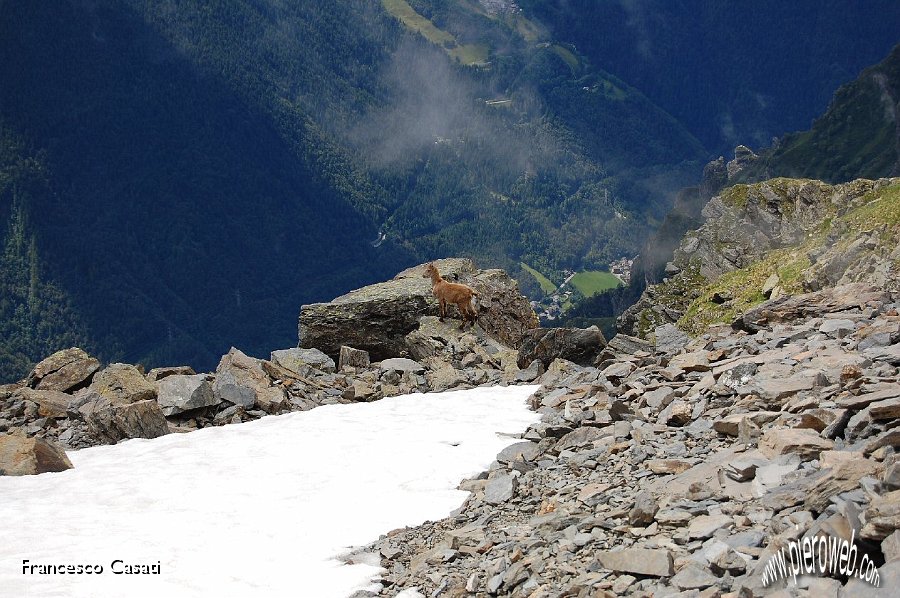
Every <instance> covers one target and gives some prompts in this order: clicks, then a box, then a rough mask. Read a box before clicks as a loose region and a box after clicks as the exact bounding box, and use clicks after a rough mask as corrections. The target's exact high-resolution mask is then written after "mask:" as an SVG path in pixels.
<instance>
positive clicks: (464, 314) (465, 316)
mask: <svg viewBox="0 0 900 598" xmlns="http://www.w3.org/2000/svg"><path fill="white" fill-rule="evenodd" d="M456 306H457V307H458V308H459V316H460V318H462V323H461V324H460V325H459V329H460V330H465V329H466V322H468V321H469V320H470V318H471V314H470V313H469V309H468V305H467V304H466V302H464V301H461V302H459V303H457V304H456Z"/></svg>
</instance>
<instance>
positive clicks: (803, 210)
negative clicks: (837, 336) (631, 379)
mask: <svg viewBox="0 0 900 598" xmlns="http://www.w3.org/2000/svg"><path fill="white" fill-rule="evenodd" d="M898 196H900V179H896V178H895V179H879V180H877V181H870V180H864V179H860V180H856V181H852V182H849V183H844V184H840V185H828V184H825V183H823V182H821V181H813V180H802V179H773V180H770V181H765V182H762V183H755V184H752V185H743V184H741V185H735V186H733V187H729V188H728V189H726V190H725V191H724V192H722V193H721V194H720V195H718V196H716V197H713V198H712V199H711V200H710V201H709V203H707V205H706V207H705V208H704V209H703V216H704V218H705V222H704V224H703V225H702V226H700V227H699V228H698V229H696V230H695V231H691V232H689V233H688V234H687V235H685V238H684V239H683V240H682V242H681V245H680V246H679V248H678V249H677V250H676V251H675V254H674V257H673V259H672V262H671V263H670V264H669V265H668V266H667V272H668V273H669V274H670V276H669V278H667V279H666V280H665V281H664V282H663V283H661V284H659V285H654V286H651V287H648V288H647V289H646V290H645V292H644V294H643V295H642V297H641V299H640V300H639V301H638V303H637V304H635V305H633V306H632V307H631V308H629V309H628V310H626V312H625V313H624V314H623V315H622V316H621V317H620V318H619V322H618V325H619V327H620V330H623V331H624V332H627V333H629V334H636V335H639V336H644V337H651V336H652V333H653V331H654V330H655V329H656V328H658V327H659V326H661V325H664V324H671V323H677V324H678V325H679V327H681V328H683V329H685V330H686V331H688V332H690V333H694V334H696V333H698V332H700V331H701V330H703V329H705V327H706V326H707V325H709V324H711V323H713V322H716V321H730V320H731V319H733V318H735V317H736V316H737V315H739V314H741V313H743V312H744V311H746V310H747V309H749V308H751V307H753V306H754V305H756V304H758V303H760V302H761V301H762V300H763V299H766V298H771V299H777V298H778V297H782V296H785V295H792V294H798V293H803V292H809V291H816V290H820V289H826V288H830V287H834V286H838V285H844V284H849V283H866V284H869V285H872V286H874V287H876V288H881V289H887V290H891V291H897V290H898V289H900V282H898V280H900V249H898V242H900V229H898V227H897V221H898V218H900V214H898V211H900V210H898V207H897V206H898V205H900V204H898Z"/></svg>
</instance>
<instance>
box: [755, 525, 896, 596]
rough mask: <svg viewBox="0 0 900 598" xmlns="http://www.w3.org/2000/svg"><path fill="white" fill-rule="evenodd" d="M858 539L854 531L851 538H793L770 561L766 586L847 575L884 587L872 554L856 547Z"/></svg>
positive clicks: (765, 573)
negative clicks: (804, 577) (800, 577)
mask: <svg viewBox="0 0 900 598" xmlns="http://www.w3.org/2000/svg"><path fill="white" fill-rule="evenodd" d="M855 538H856V532H855V531H854V532H852V533H851V534H850V540H844V539H843V538H836V537H834V536H830V535H825V534H821V535H816V536H804V537H803V538H802V539H800V540H791V541H790V542H788V545H787V546H784V547H782V548H779V549H778V551H777V552H776V553H775V554H774V555H773V556H772V557H771V558H770V559H769V561H768V562H767V563H766V568H765V569H764V570H763V577H762V582H763V586H769V585H771V584H773V583H775V582H776V581H778V580H779V579H787V578H788V577H791V578H793V581H794V583H795V584H796V583H797V576H798V575H831V576H833V575H846V576H847V577H855V578H857V579H861V580H863V581H865V582H867V583H870V584H872V585H873V586H875V587H876V588H877V587H880V578H879V576H878V568H877V567H876V566H875V563H873V562H872V560H871V559H870V558H869V555H867V554H865V553H861V552H860V551H858V550H857V549H856V545H855V544H854V543H853V540H854V539H855ZM857 564H858V565H859V566H857Z"/></svg>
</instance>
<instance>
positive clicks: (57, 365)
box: [28, 347, 100, 392]
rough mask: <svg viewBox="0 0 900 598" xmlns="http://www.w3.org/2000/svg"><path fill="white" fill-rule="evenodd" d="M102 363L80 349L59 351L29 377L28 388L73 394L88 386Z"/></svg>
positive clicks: (44, 361) (39, 364)
mask: <svg viewBox="0 0 900 598" xmlns="http://www.w3.org/2000/svg"><path fill="white" fill-rule="evenodd" d="M99 369H100V362H99V361H98V360H97V359H95V358H93V357H91V356H90V355H88V354H87V353H85V352H84V351H83V350H82V349H79V348H78V347H72V348H71V349H66V350H64V351H57V352H56V353H54V354H53V355H51V356H50V357H48V358H46V359H44V360H43V361H41V362H40V363H38V364H37V365H36V366H34V369H33V370H32V371H31V373H30V374H29V375H28V386H30V387H31V388H36V389H37V390H55V391H58V392H72V391H74V390H77V389H79V388H81V387H82V386H87V384H88V383H89V382H90V380H91V376H93V375H94V372H96V371H97V370H99Z"/></svg>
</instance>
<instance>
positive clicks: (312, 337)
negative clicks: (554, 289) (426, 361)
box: [299, 258, 539, 361]
mask: <svg viewBox="0 0 900 598" xmlns="http://www.w3.org/2000/svg"><path fill="white" fill-rule="evenodd" d="M435 264H436V265H437V267H438V270H439V271H440V272H441V275H442V276H443V277H444V278H445V279H446V280H449V281H451V282H453V281H458V282H461V283H464V284H468V285H469V286H471V287H472V288H474V289H475V290H476V292H477V293H478V297H476V299H475V304H476V305H475V307H476V310H477V311H478V324H479V325H480V326H481V327H482V329H484V331H485V332H487V334H489V335H490V336H492V337H493V338H495V339H497V340H499V341H501V342H503V343H504V344H506V345H508V346H511V347H518V346H519V345H520V344H521V342H522V338H523V336H524V334H525V331H526V330H529V329H531V328H537V327H538V325H539V324H538V320H537V316H536V315H535V314H534V310H532V309H531V305H530V304H529V302H528V300H527V299H526V298H525V297H524V296H523V295H521V294H520V293H519V288H518V284H517V283H516V281H515V280H513V279H512V278H510V277H509V276H508V275H507V274H506V273H505V272H503V271H502V270H478V269H476V268H475V264H474V263H473V262H472V260H468V259H459V258H453V259H444V260H438V261H436V262H435ZM424 271H425V270H424V264H423V265H419V266H416V267H414V268H410V269H408V270H404V271H403V272H401V273H399V274H398V275H397V276H395V277H394V278H393V279H392V280H389V281H387V282H381V283H378V284H373V285H370V286H367V287H363V288H361V289H357V290H355V291H352V292H350V293H348V294H346V295H342V296H340V297H337V298H336V299H334V300H332V301H330V302H328V303H314V304H311V305H304V306H303V307H302V308H301V311H300V324H299V336H300V346H301V347H306V348H317V349H320V350H322V351H324V352H325V353H327V354H328V355H331V356H332V357H338V356H339V354H340V350H341V346H343V345H347V346H351V347H354V348H357V349H362V350H365V351H368V352H369V354H370V355H371V358H372V360H374V361H381V360H383V359H387V358H390V357H397V356H401V355H403V353H404V352H405V351H406V350H407V346H406V335H408V334H409V333H410V332H412V331H414V330H416V329H417V328H418V327H419V319H420V318H421V317H422V316H429V315H430V316H436V315H438V304H437V301H436V300H435V298H434V297H433V295H432V293H431V281H430V280H428V279H426V278H423V276H422V274H423V273H424ZM448 309H449V317H451V318H458V314H457V312H456V311H455V307H453V306H450V307H449V308H448Z"/></svg>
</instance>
